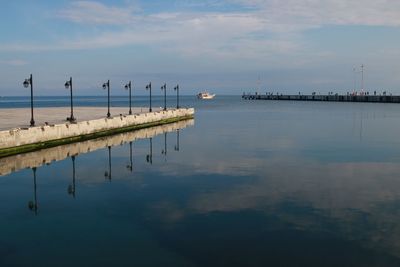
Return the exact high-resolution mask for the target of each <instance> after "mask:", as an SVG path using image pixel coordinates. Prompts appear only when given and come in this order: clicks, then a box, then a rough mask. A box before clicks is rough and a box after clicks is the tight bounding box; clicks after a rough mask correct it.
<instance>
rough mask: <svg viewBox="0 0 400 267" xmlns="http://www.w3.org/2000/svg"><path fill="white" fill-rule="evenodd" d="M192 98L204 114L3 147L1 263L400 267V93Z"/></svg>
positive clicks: (16, 102) (6, 100)
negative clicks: (143, 127) (66, 140)
mask: <svg viewBox="0 0 400 267" xmlns="http://www.w3.org/2000/svg"><path fill="white" fill-rule="evenodd" d="M148 101H149V99H148V98H147V97H145V96H140V97H135V98H134V100H133V105H134V106H141V107H146V106H147V105H148ZM106 104H107V99H106V98H104V97H76V98H75V105H76V106H104V107H106ZM29 105H30V102H29V98H24V97H3V98H1V99H0V116H1V109H2V108H9V107H13V108H15V107H29ZM68 105H69V99H68V98H67V97H65V98H64V97H37V98H35V107H58V106H68ZM127 105H128V102H127V99H126V97H114V98H112V107H113V106H120V107H123V106H126V107H127V110H128V106H127ZM153 105H154V106H162V105H163V98H162V97H160V96H156V97H155V98H154V99H153ZM167 105H168V106H171V107H174V106H176V98H175V97H173V96H170V97H168V99H167ZM180 105H181V106H184V107H194V108H195V118H194V120H192V121H189V122H187V123H184V124H179V125H175V126H171V127H170V128H168V129H167V128H165V127H164V128H156V129H151V133H152V134H149V133H147V132H146V133H143V134H141V136H142V137H140V138H136V137H135V138H133V139H132V137H131V135H129V134H128V135H124V136H110V137H107V138H102V139H99V140H93V143H91V145H92V147H93V148H92V149H87V150H84V151H82V152H80V153H76V154H73V155H72V154H68V153H66V154H63V151H69V149H72V148H74V149H82V148H83V147H85V149H86V146H87V145H88V144H87V143H85V144H79V143H78V144H71V145H67V146H64V147H63V148H55V149H53V150H49V151H38V152H34V153H28V154H24V155H19V156H15V157H13V158H10V159H9V160H8V161H6V160H7V159H2V160H3V161H0V162H8V163H10V162H11V163H12V164H11V165H10V166H14V167H12V168H10V169H9V170H5V171H4V170H3V171H4V174H3V175H2V176H0V266H174V267H175V266H230V267H234V266H400V105H399V104H379V103H335V102H300V101H299V102H296V101H262V100H242V99H241V97H240V96H220V95H217V96H216V97H215V98H214V99H213V100H198V99H196V97H195V96H181V97H180ZM28 119H29V118H28ZM149 131H150V129H149ZM130 138H131V139H132V140H131V139H130ZM119 140H122V141H119ZM69 146H74V147H69ZM53 158H54V159H53ZM41 161H42V162H41ZM35 162H36V163H35ZM38 162H39V163H38ZM34 164H36V165H37V166H36V165H35V166H36V167H34V168H32V167H33V165H34ZM5 166H6V165H3V169H4V168H6V167H5ZM30 167H31V168H30ZM1 169H2V166H0V170H1Z"/></svg>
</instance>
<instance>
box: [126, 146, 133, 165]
mask: <svg viewBox="0 0 400 267" xmlns="http://www.w3.org/2000/svg"><path fill="white" fill-rule="evenodd" d="M126 168H127V169H128V170H130V171H131V172H132V170H133V156H132V141H131V142H129V165H127V166H126Z"/></svg>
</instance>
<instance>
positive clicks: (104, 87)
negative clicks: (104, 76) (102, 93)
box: [103, 80, 111, 118]
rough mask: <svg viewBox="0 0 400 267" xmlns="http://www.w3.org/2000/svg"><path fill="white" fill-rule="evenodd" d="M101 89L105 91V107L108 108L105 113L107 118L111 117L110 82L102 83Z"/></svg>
mask: <svg viewBox="0 0 400 267" xmlns="http://www.w3.org/2000/svg"><path fill="white" fill-rule="evenodd" d="M103 89H104V90H106V89H107V107H108V109H107V110H108V112H107V118H110V117H111V113H110V80H108V81H107V82H106V83H103Z"/></svg>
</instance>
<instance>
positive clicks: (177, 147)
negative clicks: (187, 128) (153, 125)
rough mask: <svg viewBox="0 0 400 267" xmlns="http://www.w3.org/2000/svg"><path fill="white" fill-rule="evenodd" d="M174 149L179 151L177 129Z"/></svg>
mask: <svg viewBox="0 0 400 267" xmlns="http://www.w3.org/2000/svg"><path fill="white" fill-rule="evenodd" d="M174 149H175V151H179V129H177V130H176V145H175V147H174Z"/></svg>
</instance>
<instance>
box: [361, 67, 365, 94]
mask: <svg viewBox="0 0 400 267" xmlns="http://www.w3.org/2000/svg"><path fill="white" fill-rule="evenodd" d="M361 92H364V64H362V65H361Z"/></svg>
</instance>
